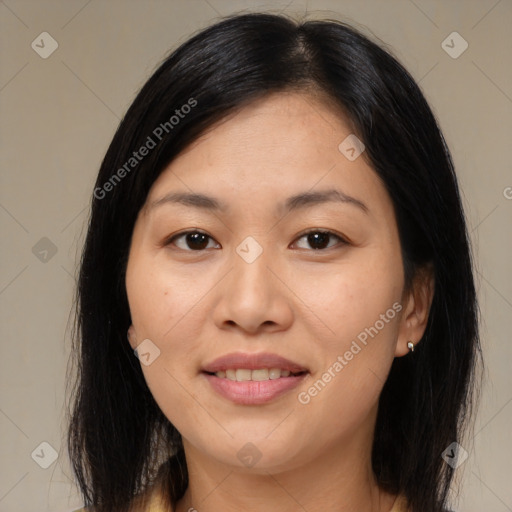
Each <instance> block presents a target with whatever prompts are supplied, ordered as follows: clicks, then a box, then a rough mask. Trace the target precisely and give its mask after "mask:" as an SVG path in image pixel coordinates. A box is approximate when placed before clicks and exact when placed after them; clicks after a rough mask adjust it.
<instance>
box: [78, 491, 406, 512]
mask: <svg viewBox="0 0 512 512" xmlns="http://www.w3.org/2000/svg"><path fill="white" fill-rule="evenodd" d="M158 497H159V496H158V494H157V493H153V495H152V499H151V501H150V503H149V505H148V508H147V509H146V510H145V511H144V512H168V511H166V510H164V509H163V508H162V507H161V506H160V505H159V504H158V501H159V499H158ZM75 512H93V511H92V510H90V509H89V508H81V509H80V510H76V511H75ZM389 512H408V510H407V507H406V502H405V499H404V498H403V497H400V496H399V497H398V498H397V499H396V501H395V503H394V505H393V508H392V509H391V510H390V511H389Z"/></svg>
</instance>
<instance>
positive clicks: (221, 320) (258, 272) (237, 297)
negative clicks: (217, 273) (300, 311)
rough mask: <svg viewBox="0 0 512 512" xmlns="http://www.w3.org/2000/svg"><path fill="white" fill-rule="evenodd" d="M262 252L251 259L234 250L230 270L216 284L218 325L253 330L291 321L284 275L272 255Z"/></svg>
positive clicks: (284, 325) (282, 325) (283, 326)
mask: <svg viewBox="0 0 512 512" xmlns="http://www.w3.org/2000/svg"><path fill="white" fill-rule="evenodd" d="M266 252H269V251H265V250H264V251H263V253H262V254H261V255H260V256H259V257H258V258H257V259H256V260H255V261H252V262H251V263H248V262H247V261H245V260H244V259H243V258H242V257H240V256H239V254H237V253H234V255H233V258H232V270H231V271H230V272H229V273H228V274H227V276H226V277H225V279H224V280H223V281H224V282H223V284H221V286H219V287H218V291H217V293H218V297H217V298H216V299H217V300H216V301H215V304H216V306H215V308H214V312H213V318H214V322H215V324H216V325H217V327H219V328H220V329H224V330H226V329H231V330H236V329H239V330H242V331H244V332H245V333H250V334H256V333H258V332H260V331H263V332H275V331H280V330H285V329H287V328H288V327H289V326H290V325H291V323H292V322H293V309H292V303H291V300H292V299H291V298H292V297H293V293H292V292H291V291H290V289H289V288H288V287H287V286H286V276H285V275H283V272H282V271H279V270H278V269H279V267H278V265H276V264H275V261H276V260H275V258H272V260H273V261H274V264H272V263H271V262H270V261H269V260H271V255H270V254H266Z"/></svg>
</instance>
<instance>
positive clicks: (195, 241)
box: [166, 231, 213, 251]
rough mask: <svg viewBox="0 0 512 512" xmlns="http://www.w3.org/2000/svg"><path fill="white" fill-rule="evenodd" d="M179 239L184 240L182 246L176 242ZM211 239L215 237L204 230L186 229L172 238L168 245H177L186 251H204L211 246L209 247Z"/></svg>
mask: <svg viewBox="0 0 512 512" xmlns="http://www.w3.org/2000/svg"><path fill="white" fill-rule="evenodd" d="M178 240H183V242H180V243H181V246H180V245H179V244H178V243H176V241H178ZM210 240H211V241H213V238H211V237H210V236H209V235H207V234H206V233H203V232H202V231H186V232H184V233H180V234H179V235H175V236H173V237H172V238H170V239H169V240H168V241H167V242H166V245H171V244H172V245H176V247H178V248H179V249H182V250H184V251H203V250H205V249H208V248H211V247H208V243H209V241H210Z"/></svg>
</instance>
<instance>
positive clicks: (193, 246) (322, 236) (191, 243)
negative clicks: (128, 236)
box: [165, 230, 348, 251]
mask: <svg viewBox="0 0 512 512" xmlns="http://www.w3.org/2000/svg"><path fill="white" fill-rule="evenodd" d="M303 238H305V239H306V241H307V243H308V244H309V245H310V246H311V247H312V248H313V249H314V250H315V251H317V250H322V249H326V248H327V249H329V248H330V247H332V246H333V244H331V245H329V240H330V239H332V238H336V239H337V240H338V241H340V242H341V243H342V244H348V242H347V241H346V240H345V239H343V238H342V237H341V236H339V235H336V234H335V233H333V232H331V231H320V230H311V231H308V232H306V233H303V234H302V235H301V236H300V237H299V238H297V240H301V239H303ZM180 239H183V240H184V246H183V245H182V246H180V245H179V244H178V243H176V242H177V241H179V240H180ZM210 241H214V240H213V238H212V237H211V236H209V235H207V234H206V233H203V232H202V231H186V232H184V233H180V234H178V235H175V236H173V237H172V238H170V239H169V240H167V242H166V243H165V245H170V244H174V245H176V246H177V247H178V248H179V249H182V250H185V251H187V250H192V251H203V250H205V249H211V248H212V247H211V246H209V242H210ZM296 243H297V242H296ZM217 245H218V244H217ZM334 245H336V244H334ZM299 248H303V247H299ZM306 249H307V247H306Z"/></svg>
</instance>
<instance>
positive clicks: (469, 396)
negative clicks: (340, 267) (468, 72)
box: [68, 14, 481, 512]
mask: <svg viewBox="0 0 512 512" xmlns="http://www.w3.org/2000/svg"><path fill="white" fill-rule="evenodd" d="M287 91H304V92H306V91H309V92H313V93H318V94H320V95H322V96H323V97H324V98H325V99H326V101H328V102H330V103H331V104H332V105H333V106H335V107H336V108H339V111H340V112H344V115H345V116H346V120H347V121H348V122H349V123H350V124H351V128H352V129H353V132H354V133H355V134H356V135H357V137H358V138H359V139H361V140H362V141H363V143H364V144H365V148H366V149H365V152H364V157H365V158H366V159H367V161H368V162H369V163H370V165H371V167H372V168H373V169H374V171H375V172H376V174H377V175H378V176H379V177H380V179H381V180H382V182H383V184H384V185H385V187H386V189H387V191H388V193H389V195H390V197H391V199H392V202H393V206H394V210H395V215H396V220H397V225H398V231H399V236H400V243H401V250H402V254H403V263H404V276H405V283H406V286H409V285H410V283H411V280H412V278H413V277H414V275H416V273H417V272H419V271H420V270H421V269H423V268H425V267H426V266H430V268H431V269H432V271H433V275H434V279H435V291H434V296H433V301H432V305H431V309H430V314H429V319H428V324H427V327H426V330H425V333H424V336H423V338H422V340H421V343H419V345H418V346H417V349H416V350H415V351H414V354H411V355H409V356H407V357H401V358H396V359H395V360H394V362H393V364H392V367H391V371H390V374H389V377H388V379H387V381H386V383H385V385H384V388H383V390H382V393H381V396H380V399H379V408H378V417H377V422H376V428H375V437H374V445H373V452H372V464H373V469H374V473H375V476H376V478H377V481H378V483H379V485H380V486H381V487H382V488H383V489H385V490H387V491H389V492H393V493H397V494H398V493H403V494H404V495H405V496H406V498H407V500H408V502H409V505H410V506H411V507H412V510H414V511H415V512H416V511H418V512H434V511H435V512H437V511H438V510H440V509H442V508H443V507H445V506H446V505H447V502H448V491H449V489H450V486H451V483H452V480H453V476H454V470H453V469H452V468H451V467H450V466H448V465H447V464H446V463H445V462H444V461H443V459H442V457H441V454H442V452H443V451H444V450H445V448H447V446H448V445H450V444H451V443H452V442H454V441H459V440H460V439H461V437H462V436H463V434H464V432H465V431H466V428H467V425H468V419H469V418H470V415H471V411H472V404H473V402H474V400H473V398H474V395H475V390H477V389H478V388H477V386H476V384H475V383H476V375H477V373H476V369H477V367H478V362H479V361H480V359H481V349H480V342H479V334H478V306H477V300H476V293H475V285H474V277H473V269H472V256H471V249H470V244H469V239H468V233H467V228H466V221H465V217H464V213H463V207H462V204H461V198H460V195H459V189H458V184H457V179H456V175H455V172H454V166H453V163H452V159H451V156H450V153H449V150H448V148H447V146H446V143H445V141H444V138H443V136H442V133H441V131H440V129H439V127H438V124H437V122H436V119H435V117H434V115H433V113H432V111H431V109H430V108H429V106H428V104H427V101H426V100H425V98H424V96H423V94H422V92H421V91H420V88H419V87H418V85H417V84H416V83H415V81H414V80H413V78H412V77H411V76H410V74H409V73H408V72H407V71H406V70H405V69H404V68H403V67H402V65H401V64H399V62H398V61H397V60H396V59H395V58H394V57H393V56H392V55H391V53H390V52H389V51H386V50H384V49H383V47H381V45H380V44H377V43H375V42H373V41H371V40H370V39H369V37H367V36H365V35H363V34H362V33H361V32H360V31H359V30H356V29H355V28H353V27H351V26H350V25H348V24H345V23H342V22H339V21H330V20H326V21H305V22H297V21H294V20H292V19H290V18H288V17H286V16H283V15H272V14H244V15H236V16H231V17H228V18H226V19H223V20H222V21H220V22H217V23H216V24H214V25H212V26H210V27H208V28H206V29H205V30H203V31H201V32H199V33H198V34H197V35H195V36H194V37H192V38H191V39H189V40H188V41H186V42H185V43H184V44H182V45H181V46H180V47H179V48H177V49H176V50H175V51H174V52H172V53H171V54H170V56H168V58H166V59H165V61H164V62H163V63H162V64H161V65H160V67H159V68H158V69H157V70H156V72H155V73H154V74H153V75H152V76H151V77H150V78H149V80H148V81H147V83H146V84H145V85H144V86H143V87H142V89H141V91H140V92H139V94H138V95H137V97H136V98H135V100H134V101H133V103H132V105H131V106H130V107H129V109H128V111H127V113H126V115H125V116H124V118H123V120H122V121H121V123H120V125H119V127H118V129H117V131H116V133H115V135H114V137H113V140H112V142H111V144H110V147H109V148H108V150H107V153H106V155H105V158H104V160H103V162H102V165H101V168H100V171H99V174H98V178H97V181H96V185H95V189H94V193H93V197H92V206H91V208H92V211H91V216H90V221H89V227H88V233H87V237H86V241H85V246H84V250H83V254H82V259H81V266H80V274H79V282H78V286H77V321H76V330H75V337H74V341H73V349H74V355H75V364H76V370H77V372H76V380H75V386H74V389H73V402H72V404H71V406H70V408H71V414H70V416H71V417H70V424H69V432H68V450H69V454H70V459H71V462H72V465H73V469H74V473H75V476H76V479H77V481H78V484H79V487H80V491H81V493H82V495H83V497H84V500H85V504H86V505H94V506H95V510H96V511H97V512H106V511H107V510H108V511H112V510H115V511H116V512H125V511H128V510H129V506H130V502H131V500H132V499H133V498H134V497H135V496H136V495H142V494H143V493H144V491H145V490H147V489H148V488H149V486H151V485H153V484H154V483H155V482H157V481H162V482H165V483H164V485H163V492H164V493H165V496H166V499H167V500H168V504H169V505H172V506H174V504H175V503H176V502H177V501H178V500H179V499H180V498H181V497H182V496H183V494H184V492H185V490H186V488H187V485H188V473H187V467H186V461H185V457H184V452H183V445H182V440H181V436H180V434H179V432H178V431H177V430H176V429H175V427H174V426H173V425H172V424H171V423H170V422H169V420H168V419H167V418H166V417H165V416H164V414H163V413H162V411H161V410H160V409H159V407H158V405H157V404H156V402H155V400H154V399H153V396H152V394H151V392H150V390H149V389H148V386H147V384H146V382H145V379H144V376H143V373H142V371H141V368H140V364H139V362H138V361H137V359H136V358H135V357H134V355H133V350H132V348H131V347H130V345H129V343H128V341H127V339H126V332H127V330H128V327H129V326H130V324H131V319H130V311H129V307H128V300H127V295H126V288H125V271H126V264H127V258H128V253H129V248H130V242H131V236H132V232H133V227H134V224H135V221H136V218H137V215H138V213H139V211H140V210H141V208H142V207H143V205H144V203H145V201H146V198H147V195H148V192H149V189H150V187H151V186H152V184H153V183H154V182H155V180H156V179H157V177H158V176H159V175H160V173H161V172H162V171H163V170H164V169H165V168H166V166H167V165H168V164H169V163H170V161H171V160H172V159H173V158H175V157H176V156H177V155H178V154H179V153H180V152H181V151H182V150H183V149H184V148H186V147H187V146H188V145H189V144H190V143H192V142H193V141H194V140H196V139H197V137H198V136H199V135H200V134H202V133H204V132H205V130H207V129H210V128H212V127H213V126H214V125H215V124H216V123H218V122H219V121H221V120H222V119H224V118H226V116H228V115H230V114H232V113H234V112H236V111H237V110H238V109H240V108H242V107H243V106H244V105H247V104H249V103H250V102H252V101H254V100H256V99H258V98H261V97H263V96H265V95H267V94H270V93H276V92H287ZM150 140H151V142H150ZM144 146H145V147H150V146H151V150H150V151H148V152H147V154H146V156H144V158H139V156H140V155H138V156H137V157H136V156H134V152H139V150H140V148H142V147H144ZM157 472H158V475H157Z"/></svg>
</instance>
